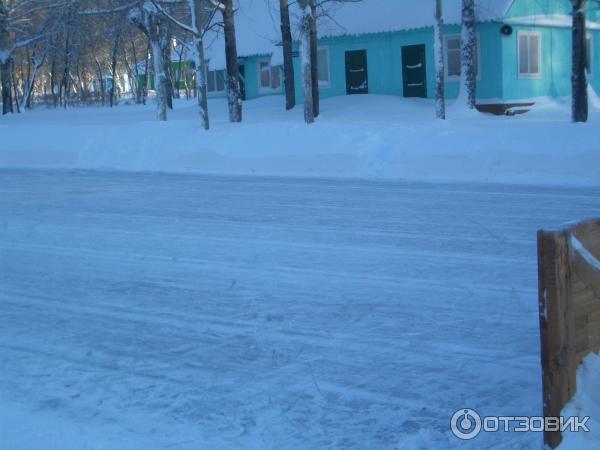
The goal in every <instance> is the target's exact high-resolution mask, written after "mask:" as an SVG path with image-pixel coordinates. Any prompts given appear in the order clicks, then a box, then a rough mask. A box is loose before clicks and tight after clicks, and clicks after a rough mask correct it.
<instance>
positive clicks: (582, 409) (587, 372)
mask: <svg viewBox="0 0 600 450" xmlns="http://www.w3.org/2000/svg"><path fill="white" fill-rule="evenodd" d="M562 414H563V416H566V417H573V416H577V417H589V418H590V419H589V421H588V423H587V426H588V428H589V430H590V431H589V432H587V433H581V432H574V433H569V432H565V433H564V434H563V441H562V444H561V446H560V448H561V449H564V450H588V449H593V448H598V447H600V355H599V354H594V353H591V354H590V355H588V356H587V357H586V359H585V360H584V361H583V362H582V363H581V365H580V366H579V368H578V369H577V392H576V393H575V396H574V397H573V398H572V399H571V401H570V402H569V404H568V405H567V406H566V407H565V408H564V410H563V412H562Z"/></svg>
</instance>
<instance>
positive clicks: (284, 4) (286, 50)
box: [279, 0, 296, 111]
mask: <svg viewBox="0 0 600 450" xmlns="http://www.w3.org/2000/svg"><path fill="white" fill-rule="evenodd" d="M279 13H280V16H281V42H282V44H283V77H284V84H285V109H287V110H288V111H289V110H290V109H292V108H293V107H294V106H296V89H295V83H294V60H293V54H292V27H291V26H290V7H289V3H288V0H279Z"/></svg>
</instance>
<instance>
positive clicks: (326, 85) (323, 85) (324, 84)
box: [317, 46, 331, 89]
mask: <svg viewBox="0 0 600 450" xmlns="http://www.w3.org/2000/svg"><path fill="white" fill-rule="evenodd" d="M322 50H324V51H325V52H326V54H327V81H321V80H319V87H320V88H323V89H327V88H330V87H331V59H330V58H329V47H325V46H323V47H317V55H318V53H319V51H322ZM317 61H318V58H317Z"/></svg>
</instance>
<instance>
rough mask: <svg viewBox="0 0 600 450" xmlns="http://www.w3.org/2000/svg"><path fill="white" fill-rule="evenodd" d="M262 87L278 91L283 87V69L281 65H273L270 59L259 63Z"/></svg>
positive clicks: (262, 88)
mask: <svg viewBox="0 0 600 450" xmlns="http://www.w3.org/2000/svg"><path fill="white" fill-rule="evenodd" d="M259 71H260V80H259V83H260V89H261V90H263V91H265V90H267V91H268V90H273V91H278V90H279V89H280V88H281V71H280V69H279V67H271V64H270V63H269V62H268V61H261V62H260V63H259Z"/></svg>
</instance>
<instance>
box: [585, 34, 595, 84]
mask: <svg viewBox="0 0 600 450" xmlns="http://www.w3.org/2000/svg"><path fill="white" fill-rule="evenodd" d="M585 49H586V58H587V60H586V65H585V67H586V72H587V74H588V76H589V75H591V74H592V71H593V69H594V39H593V38H592V37H591V36H588V37H587V38H586V40H585Z"/></svg>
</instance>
